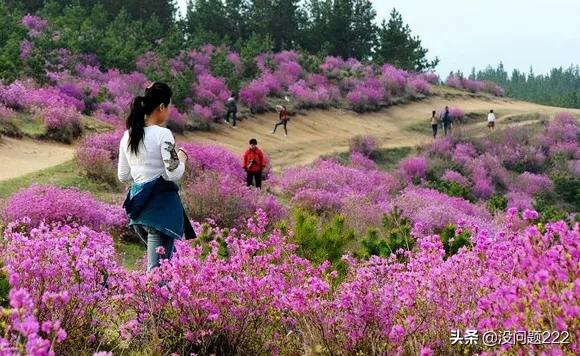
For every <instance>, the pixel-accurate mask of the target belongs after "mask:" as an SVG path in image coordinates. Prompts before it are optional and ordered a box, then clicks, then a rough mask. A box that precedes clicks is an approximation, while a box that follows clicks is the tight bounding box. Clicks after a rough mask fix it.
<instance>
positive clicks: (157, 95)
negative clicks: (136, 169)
mask: <svg viewBox="0 0 580 356" xmlns="http://www.w3.org/2000/svg"><path fill="white" fill-rule="evenodd" d="M172 95H173V92H172V91H171V88H170V87H169V85H167V84H165V83H159V82H155V83H153V84H152V85H151V86H149V87H148V88H147V89H145V95H144V96H138V97H136V98H135V99H134V100H133V104H131V112H130V113H129V116H127V130H129V147H130V148H131V152H133V153H135V154H137V152H138V151H139V144H140V143H141V141H143V137H144V136H145V115H150V114H151V113H152V112H153V111H155V109H157V107H158V106H159V105H161V104H164V105H165V106H166V107H167V106H169V103H170V102H171V96H172Z"/></svg>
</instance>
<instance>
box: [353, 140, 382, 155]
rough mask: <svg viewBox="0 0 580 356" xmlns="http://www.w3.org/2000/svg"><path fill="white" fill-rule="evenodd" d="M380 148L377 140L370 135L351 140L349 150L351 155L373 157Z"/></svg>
mask: <svg viewBox="0 0 580 356" xmlns="http://www.w3.org/2000/svg"><path fill="white" fill-rule="evenodd" d="M377 148H378V143H377V139H376V138H375V137H374V136H369V135H365V136H363V135H357V136H354V137H352V138H351V139H350V142H349V150H350V153H351V154H352V153H362V154H363V155H365V156H367V157H371V156H372V155H373V153H375V151H376V150H377Z"/></svg>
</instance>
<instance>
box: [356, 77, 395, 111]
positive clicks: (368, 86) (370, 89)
mask: <svg viewBox="0 0 580 356" xmlns="http://www.w3.org/2000/svg"><path fill="white" fill-rule="evenodd" d="M387 96H388V95H387V92H386V91H385V88H384V87H383V85H382V84H381V83H380V81H379V80H377V79H374V78H369V79H366V80H364V81H360V82H358V83H357V84H356V85H355V87H354V89H353V90H351V91H350V92H349V93H348V94H347V95H346V100H347V101H348V103H349V104H350V106H351V107H352V108H353V109H354V110H356V111H360V112H363V111H368V110H376V109H378V108H379V105H380V104H381V103H382V102H383V100H385V98H387Z"/></svg>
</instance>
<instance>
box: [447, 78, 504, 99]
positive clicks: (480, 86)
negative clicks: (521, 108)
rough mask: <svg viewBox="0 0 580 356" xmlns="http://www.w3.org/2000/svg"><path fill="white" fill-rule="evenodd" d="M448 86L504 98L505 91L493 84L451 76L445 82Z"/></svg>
mask: <svg viewBox="0 0 580 356" xmlns="http://www.w3.org/2000/svg"><path fill="white" fill-rule="evenodd" d="M445 84H446V85H447V86H450V87H452V88H455V89H460V90H467V91H470V92H472V93H479V92H483V91H485V92H488V93H490V94H492V95H495V96H504V94H505V91H504V89H503V88H502V87H501V86H499V85H498V84H496V83H493V82H483V81H481V80H472V79H465V78H461V77H459V76H457V75H450V76H449V77H447V80H446V81H445Z"/></svg>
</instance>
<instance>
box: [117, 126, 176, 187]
mask: <svg viewBox="0 0 580 356" xmlns="http://www.w3.org/2000/svg"><path fill="white" fill-rule="evenodd" d="M184 172H185V164H184V163H183V162H180V161H179V158H178V157H177V151H176V150H175V138H174V137H173V134H172V133H171V131H170V130H169V129H166V128H164V127H161V126H157V125H152V126H147V127H145V136H144V138H143V141H142V142H141V144H140V146H139V152H138V154H137V155H135V154H134V153H133V152H131V148H130V147H129V132H128V131H125V133H124V135H123V138H122V139H121V143H120V144H119V164H118V166H117V175H118V177H119V180H120V181H121V182H128V181H130V180H133V181H134V182H135V183H147V182H149V181H152V180H154V179H157V178H158V177H163V178H164V179H166V180H169V181H178V180H180V179H181V177H182V176H183V173H184Z"/></svg>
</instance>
